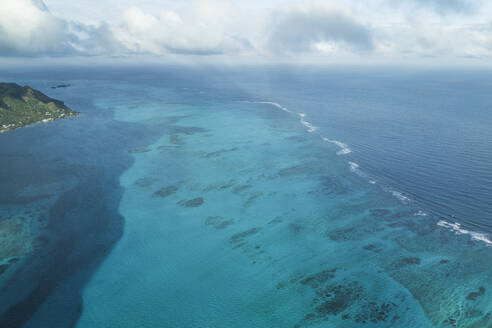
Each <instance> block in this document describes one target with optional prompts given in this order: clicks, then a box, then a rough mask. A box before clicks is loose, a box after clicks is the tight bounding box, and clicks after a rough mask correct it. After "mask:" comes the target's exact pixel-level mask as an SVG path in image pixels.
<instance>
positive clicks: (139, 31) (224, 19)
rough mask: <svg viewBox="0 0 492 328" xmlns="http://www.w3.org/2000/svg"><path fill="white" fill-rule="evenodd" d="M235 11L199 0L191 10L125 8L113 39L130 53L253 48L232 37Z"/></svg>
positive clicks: (239, 37) (222, 4)
mask: <svg viewBox="0 0 492 328" xmlns="http://www.w3.org/2000/svg"><path fill="white" fill-rule="evenodd" d="M236 14H237V10H236V8H235V7H234V6H233V5H232V3H229V2H227V1H210V0H207V1H205V0H202V1H198V2H196V3H195V5H194V6H193V7H192V8H191V10H190V11H188V12H186V13H185V14H180V13H178V12H176V11H172V10H163V11H161V12H160V13H158V14H157V15H156V14H151V13H145V12H143V11H142V10H140V9H139V8H137V7H131V8H129V9H127V10H126V11H125V12H124V13H123V15H122V18H121V20H120V22H119V23H118V24H117V25H116V26H115V28H114V29H113V32H114V36H115V38H116V39H117V40H118V41H119V42H121V44H122V45H123V46H124V47H125V48H126V49H128V50H129V51H130V52H133V53H150V54H158V55H159V54H160V55H162V54H166V53H171V54H194V55H214V54H224V53H239V52H243V51H246V50H248V49H250V48H252V45H251V42H250V41H249V40H248V38H247V37H246V36H244V35H240V34H235V32H234V28H233V25H235V24H234V19H233V18H234V16H236Z"/></svg>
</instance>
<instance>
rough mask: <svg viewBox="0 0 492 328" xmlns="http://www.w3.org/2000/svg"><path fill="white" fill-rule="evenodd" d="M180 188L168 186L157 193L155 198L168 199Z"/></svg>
mask: <svg viewBox="0 0 492 328" xmlns="http://www.w3.org/2000/svg"><path fill="white" fill-rule="evenodd" d="M178 189H179V187H178V186H167V187H163V188H161V189H159V190H157V191H156V192H154V197H162V198H165V197H168V196H171V195H172V194H174V193H176V192H177V191H178Z"/></svg>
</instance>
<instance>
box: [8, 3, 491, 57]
mask: <svg viewBox="0 0 492 328" xmlns="http://www.w3.org/2000/svg"><path fill="white" fill-rule="evenodd" d="M46 1H47V3H45V2H43V0H2V1H1V3H0V57H26V56H28V57H39V56H44V57H46V56H48V57H54V56H67V57H68V56H80V55H83V56H97V55H104V56H133V55H153V56H161V57H166V56H187V55H195V56H204V57H206V56H220V55H224V56H232V57H238V58H243V57H248V58H250V57H251V58H273V59H274V58H278V57H282V58H292V59H297V58H300V57H310V56H311V57H312V56H315V57H317V58H329V59H330V60H336V59H345V58H355V59H359V60H361V59H362V60H380V61H381V60H382V61H385V60H393V59H398V60H402V59H403V60H405V59H409V60H415V59H419V58H440V59H443V58H444V59H457V58H458V59H459V58H477V59H485V60H489V59H491V58H492V22H491V20H492V19H490V18H489V17H492V16H491V15H489V13H492V5H488V4H487V3H486V2H483V1H469V0H409V1H389V0H372V1H368V2H361V1H355V0H346V1H342V0H327V1H317V0H299V1H297V2H292V1H283V0H270V2H269V1H268V0H264V1H261V2H260V1H251V2H248V5H245V3H244V2H238V1H237V0H197V1H194V0H188V1H182V2H179V3H180V4H179V5H178V4H177V2H169V1H165V0H164V1H157V0H155V1H154V0H145V1H144V0H141V1H140V2H138V1H132V0H122V1H120V2H115V1H114V0H100V1H98V2H97V3H94V2H91V6H89V4H85V3H84V1H85V0H80V3H78V6H75V5H73V4H70V3H69V2H66V1H61V0H46ZM84 8H88V9H87V12H85V11H84ZM109 10H111V13H112V15H111V18H110V19H108V20H106V19H105V18H97V15H94V13H95V12H100V13H101V15H100V17H104V16H105V15H104V12H105V11H109ZM74 12H76V13H77V15H76V17H75V16H74ZM94 17H96V18H94Z"/></svg>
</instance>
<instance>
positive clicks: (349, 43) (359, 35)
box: [268, 5, 373, 53]
mask: <svg viewBox="0 0 492 328" xmlns="http://www.w3.org/2000/svg"><path fill="white" fill-rule="evenodd" d="M270 28H271V32H270V36H269V40H268V47H269V48H270V49H272V50H273V51H274V52H280V53H285V52H286V53H290V52H293V53H296V52H304V53H305V52H313V51H316V52H334V51H335V52H339V51H344V50H346V51H355V52H365V51H370V50H371V49H372V48H373V40H372V35H371V31H370V29H369V28H368V27H366V26H364V25H363V24H361V23H359V22H357V20H356V19H355V18H354V17H353V16H352V15H351V14H350V13H349V12H348V11H347V10H344V9H343V8H338V7H334V8H326V7H322V6H319V5H314V6H307V7H295V8H289V9H288V10H285V11H281V12H277V13H275V14H274V15H273V22H272V24H271V27H270Z"/></svg>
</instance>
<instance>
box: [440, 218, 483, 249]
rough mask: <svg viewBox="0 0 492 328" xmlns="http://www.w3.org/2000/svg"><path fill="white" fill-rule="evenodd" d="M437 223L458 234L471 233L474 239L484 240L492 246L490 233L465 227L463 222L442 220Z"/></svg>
mask: <svg viewBox="0 0 492 328" xmlns="http://www.w3.org/2000/svg"><path fill="white" fill-rule="evenodd" d="M437 225H438V226H440V227H443V228H446V229H450V230H452V231H454V232H455V233H456V234H457V235H469V236H470V237H471V239H473V240H477V241H482V242H484V243H486V244H487V246H492V240H490V238H489V236H488V235H486V234H484V233H480V232H475V231H470V230H466V229H463V228H462V227H461V224H460V223H458V222H455V223H450V222H447V221H444V220H440V221H439V222H437Z"/></svg>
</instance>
